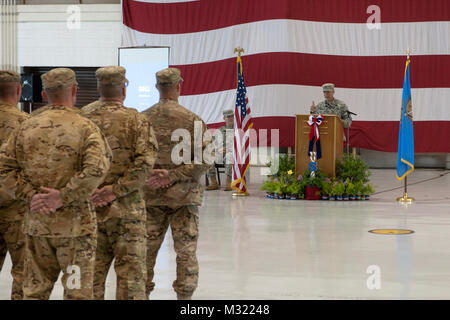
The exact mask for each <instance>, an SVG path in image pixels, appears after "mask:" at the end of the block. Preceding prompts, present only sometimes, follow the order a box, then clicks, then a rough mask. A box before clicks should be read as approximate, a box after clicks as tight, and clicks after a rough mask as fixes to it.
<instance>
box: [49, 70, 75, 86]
mask: <svg viewBox="0 0 450 320" xmlns="http://www.w3.org/2000/svg"><path fill="white" fill-rule="evenodd" d="M41 79H42V88H43V89H44V90H47V89H62V88H66V87H70V86H76V85H78V82H77V79H76V76H75V72H74V71H73V70H72V69H69V68H55V69H52V70H50V71H49V72H47V73H44V74H43V75H41Z"/></svg>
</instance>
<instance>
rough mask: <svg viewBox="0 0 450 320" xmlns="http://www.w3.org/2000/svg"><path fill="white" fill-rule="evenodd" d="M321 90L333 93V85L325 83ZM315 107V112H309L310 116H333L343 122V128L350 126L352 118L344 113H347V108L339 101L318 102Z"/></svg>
mask: <svg viewBox="0 0 450 320" xmlns="http://www.w3.org/2000/svg"><path fill="white" fill-rule="evenodd" d="M322 88H323V91H330V90H331V91H334V85H333V84H332V83H326V84H324V85H323V86H322ZM316 107H317V109H316V111H315V112H312V111H311V112H310V113H311V114H322V115H324V114H335V115H337V116H339V118H340V119H341V120H343V121H344V128H348V127H350V125H351V124H352V117H351V115H350V114H348V113H347V112H346V111H348V107H347V105H346V104H345V103H344V102H343V101H341V100H338V99H334V100H333V101H331V102H329V101H328V100H324V101H322V102H320V103H319V104H318V105H317V106H316Z"/></svg>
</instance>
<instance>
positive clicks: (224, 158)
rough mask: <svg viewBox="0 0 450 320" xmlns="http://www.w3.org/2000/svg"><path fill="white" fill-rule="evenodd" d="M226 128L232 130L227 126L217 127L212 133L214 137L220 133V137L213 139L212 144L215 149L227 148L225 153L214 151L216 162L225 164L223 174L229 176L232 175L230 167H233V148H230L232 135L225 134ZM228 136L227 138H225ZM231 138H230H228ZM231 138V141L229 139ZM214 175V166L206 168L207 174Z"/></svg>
mask: <svg viewBox="0 0 450 320" xmlns="http://www.w3.org/2000/svg"><path fill="white" fill-rule="evenodd" d="M227 130H229V131H230V130H231V132H233V128H227V127H226V126H223V127H220V128H219V129H217V131H218V132H215V133H214V137H216V135H222V139H216V138H215V139H214V145H215V148H216V151H217V150H219V149H221V148H227V152H226V153H222V154H219V153H218V152H217V153H216V160H215V162H216V163H220V164H224V165H225V175H227V176H228V177H231V175H232V169H233V163H232V161H233V149H231V150H230V148H233V137H234V135H232V134H231V135H230V134H228V136H227ZM227 137H228V139H227ZM230 138H231V139H230ZM230 140H231V141H230ZM215 175H216V168H215V167H214V166H212V167H211V169H209V170H208V176H209V177H214V176H215Z"/></svg>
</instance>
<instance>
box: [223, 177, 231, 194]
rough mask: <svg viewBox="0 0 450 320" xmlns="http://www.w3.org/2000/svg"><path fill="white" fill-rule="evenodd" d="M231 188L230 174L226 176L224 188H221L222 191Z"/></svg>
mask: <svg viewBox="0 0 450 320" xmlns="http://www.w3.org/2000/svg"><path fill="white" fill-rule="evenodd" d="M231 190H233V189H232V188H231V176H227V182H226V184H225V189H223V191H231Z"/></svg>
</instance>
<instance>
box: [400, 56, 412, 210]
mask: <svg viewBox="0 0 450 320" xmlns="http://www.w3.org/2000/svg"><path fill="white" fill-rule="evenodd" d="M406 53H407V56H408V60H409V56H410V55H411V49H410V48H409V47H408V50H407V51H406ZM397 201H398V202H400V203H412V202H414V201H416V199H414V198H412V197H408V177H407V176H405V189H404V192H403V197H400V198H397Z"/></svg>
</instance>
